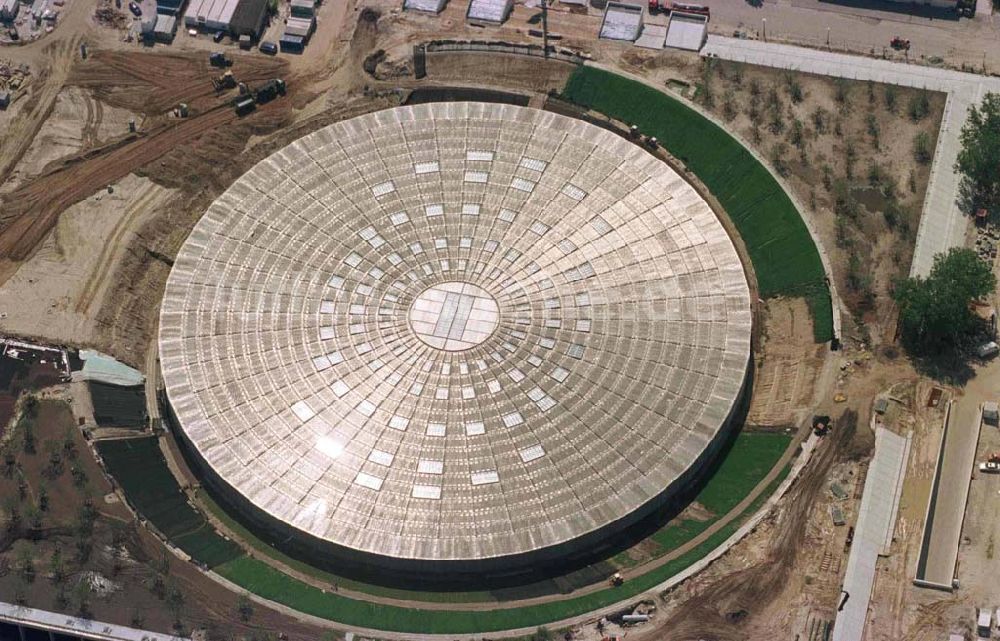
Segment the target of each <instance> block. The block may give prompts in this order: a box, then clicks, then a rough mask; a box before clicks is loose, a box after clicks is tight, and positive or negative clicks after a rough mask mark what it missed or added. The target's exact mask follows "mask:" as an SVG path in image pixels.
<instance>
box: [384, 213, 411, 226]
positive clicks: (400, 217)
mask: <svg viewBox="0 0 1000 641" xmlns="http://www.w3.org/2000/svg"><path fill="white" fill-rule="evenodd" d="M408 220H410V217H409V216H408V215H407V214H406V212H405V211H397V212H396V213H394V214H389V222H391V223H392V224H393V225H397V226H398V225H402V224H403V223H405V222H406V221H408Z"/></svg>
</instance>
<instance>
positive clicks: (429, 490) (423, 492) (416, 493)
mask: <svg viewBox="0 0 1000 641" xmlns="http://www.w3.org/2000/svg"><path fill="white" fill-rule="evenodd" d="M412 496H413V498H415V499H431V500H437V499H440V498H441V488H440V487H438V486H437V485H414V486H413V493H412Z"/></svg>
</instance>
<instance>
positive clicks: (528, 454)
mask: <svg viewBox="0 0 1000 641" xmlns="http://www.w3.org/2000/svg"><path fill="white" fill-rule="evenodd" d="M519 454H520V455H521V460H522V461H524V462H525V463H528V462H529V461H534V460H535V459H540V458H542V457H543V456H545V450H544V449H543V448H542V446H541V445H532V446H531V447H526V448H524V449H523V450H521V451H520V452H519Z"/></svg>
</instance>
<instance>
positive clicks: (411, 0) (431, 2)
mask: <svg viewBox="0 0 1000 641" xmlns="http://www.w3.org/2000/svg"><path fill="white" fill-rule="evenodd" d="M447 4H448V0H403V10H405V11H421V12H423V13H434V14H437V13H441V12H442V11H444V8H445V6H446V5H447Z"/></svg>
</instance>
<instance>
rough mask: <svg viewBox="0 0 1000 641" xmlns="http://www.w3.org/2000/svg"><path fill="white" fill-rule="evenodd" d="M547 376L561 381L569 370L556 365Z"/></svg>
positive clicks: (567, 374)
mask: <svg viewBox="0 0 1000 641" xmlns="http://www.w3.org/2000/svg"><path fill="white" fill-rule="evenodd" d="M549 376H551V377H552V378H554V379H555V380H557V381H559V382H560V383H562V382H563V381H565V380H566V378H567V377H568V376H569V372H568V371H567V370H565V369H563V368H561V367H556V368H555V369H554V370H552V372H551V373H550V374H549Z"/></svg>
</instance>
